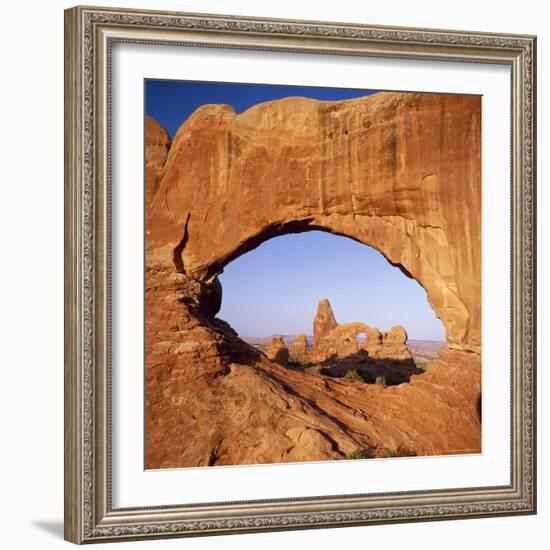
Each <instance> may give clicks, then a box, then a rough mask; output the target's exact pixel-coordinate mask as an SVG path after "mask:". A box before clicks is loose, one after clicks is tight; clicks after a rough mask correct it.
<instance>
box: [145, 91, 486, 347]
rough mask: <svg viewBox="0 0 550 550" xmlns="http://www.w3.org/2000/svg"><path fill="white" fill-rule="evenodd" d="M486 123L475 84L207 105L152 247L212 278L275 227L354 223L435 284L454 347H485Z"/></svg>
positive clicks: (185, 137) (174, 172)
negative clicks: (459, 89)
mask: <svg viewBox="0 0 550 550" xmlns="http://www.w3.org/2000/svg"><path fill="white" fill-rule="evenodd" d="M480 124H481V98H480V97H478V96H473V95H469V96H461V95H445V94H415V93H392V92H383V93H377V94H374V95H371V96H368V97H365V98H359V99H350V100H345V101H318V100H312V99H305V98H296V97H293V98H285V99H281V100H277V101H272V102H267V103H262V104H259V105H256V106H254V107H252V108H251V109H248V110H247V111H245V112H243V113H241V114H238V115H237V114H236V113H235V112H234V110H233V108H232V107H230V106H228V105H205V106H203V107H201V108H199V109H197V111H195V113H193V115H191V116H190V117H189V119H188V120H187V121H185V122H184V124H182V126H181V127H180V129H179V130H178V132H177V135H176V137H175V139H174V142H173V144H172V146H171V148H170V152H169V155H168V158H167V161H166V164H165V165H164V168H163V174H162V178H161V181H160V185H159V189H158V191H157V193H156V194H155V198H154V200H153V204H152V212H151V214H150V217H149V220H148V224H147V227H148V231H149V240H148V246H149V247H153V248H156V249H159V248H162V247H164V248H162V249H163V250H164V251H165V254H164V258H165V260H166V262H167V263H171V262H172V258H173V254H174V249H176V256H181V260H180V262H179V264H178V268H179V269H181V270H185V272H186V273H188V274H189V275H191V276H193V277H195V278H198V279H201V280H203V281H206V282H208V281H210V280H211V279H212V278H213V277H214V276H215V275H217V274H219V273H220V271H221V270H222V269H223V267H224V265H226V264H227V263H228V262H230V261H231V260H233V259H234V258H236V257H238V256H239V255H241V254H244V253H245V252H247V251H249V250H251V249H252V248H254V247H255V246H257V245H258V244H260V243H261V242H263V241H264V240H266V239H267V238H269V237H272V236H275V235H281V234H285V233H289V232H296V231H306V230H308V229H313V228H315V229H322V230H326V231H330V232H332V233H337V234H340V235H346V236H348V237H351V238H353V239H355V240H357V241H360V242H363V243H365V244H367V245H370V246H373V247H374V248H376V249H378V250H379V251H380V252H382V254H383V255H384V256H385V257H386V258H387V259H388V260H389V261H390V262H391V263H392V264H394V265H396V266H399V267H400V268H401V269H402V271H403V272H404V273H405V274H406V275H408V276H410V277H413V278H415V279H416V280H417V281H418V282H419V283H420V284H421V285H422V286H423V287H424V288H425V289H426V292H427V296H428V300H429V302H430V304H431V306H432V307H433V309H434V310H435V312H436V314H437V315H438V317H440V318H441V320H442V321H443V323H444V325H445V329H446V336H447V342H448V344H449V347H450V348H452V349H461V350H469V351H476V352H479V351H480V349H481V300H480V295H481V294H480V293H481V142H480V138H481V132H480ZM183 243H184V246H183ZM178 244H180V247H178Z"/></svg>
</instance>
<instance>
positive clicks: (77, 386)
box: [64, 7, 536, 543]
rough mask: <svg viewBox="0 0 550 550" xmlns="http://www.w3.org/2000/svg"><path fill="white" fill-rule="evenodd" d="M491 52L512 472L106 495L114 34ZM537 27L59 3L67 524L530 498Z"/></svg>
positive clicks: (85, 527)
mask: <svg viewBox="0 0 550 550" xmlns="http://www.w3.org/2000/svg"><path fill="white" fill-rule="evenodd" d="M128 41H131V42H139V43H151V44H172V45H173V44H178V45H194V46H197V45H199V46H203V47H218V48H237V49H254V50H267V51H285V52H309V53H318V54H324V53H332V54H340V55H363V56H378V57H398V58H406V59H410V58H415V59H424V60H439V61H441V60H453V61H457V60H458V61H464V62H477V63H498V64H504V65H507V66H509V67H510V70H511V86H512V94H511V95H512V105H511V112H512V136H511V138H512V166H511V182H512V196H513V201H512V202H513V204H512V258H513V259H512V265H511V270H512V289H511V298H512V304H513V315H512V350H513V351H512V371H513V374H512V381H511V388H512V396H511V403H512V407H511V415H512V455H511V456H512V460H511V465H510V468H511V483H510V485H507V486H501V487H500V486H499V487H481V488H475V489H460V488H455V489H448V490H438V491H422V492H415V493H393V494H390V493H385V494H373V495H348V496H345V497H341V496H340V497H331V496H326V497H319V498H307V497H305V498H301V499H281V500H273V501H253V502H237V503H235V502H233V503H217V504H212V505H193V506H192V505H181V506H174V507H148V508H139V509H113V506H112V503H111V477H110V476H111V470H110V437H111V434H110V370H109V346H110V333H109V326H110V317H109V315H110V309H109V297H110V296H109V294H110V289H109V268H110V246H109V228H110V216H111V212H110V203H109V185H110V172H109V158H110V103H109V97H110V94H109V90H110V85H111V82H110V55H111V46H112V44H113V43H115V42H128ZM535 55H536V38H535V37H534V36H523V35H522V36H520V35H501V34H488V33H473V32H458V31H446V30H427V29H409V28H397V27H374V26H363V25H355V24H353V25H352V24H342V23H324V22H310V21H289V20H271V19H258V18H244V17H230V16H221V15H199V14H186V13H185V14H184V13H165V12H154V11H138V10H128V9H110V8H90V7H76V8H72V9H69V10H67V11H66V12H65V396H64V397H65V538H66V539H67V540H69V541H71V542H75V543H84V542H102V541H122V540H129V539H145V538H160V537H173V536H193V535H213V534H221V533H225V534H227V533H243V532H260V531H274V530H288V529H305V528H314V527H316V528H318V527H341V526H350V525H365V524H376V523H392V522H404V521H426V520H436V519H439V520H441V519H458V518H469V517H487V516H498V515H512V514H533V513H535V512H536V446H535V445H536V441H535V435H536V434H535V425H536V415H535V390H536V388H535V382H536V380H535V360H536V357H535V350H536V327H535V322H536V319H535V314H536V312H535V307H536V296H535V251H536V243H535V235H536V231H535V221H536V219H535V204H536V196H535V166H536V162H535V161H536V158H535V97H536V92H535V64H536V58H535Z"/></svg>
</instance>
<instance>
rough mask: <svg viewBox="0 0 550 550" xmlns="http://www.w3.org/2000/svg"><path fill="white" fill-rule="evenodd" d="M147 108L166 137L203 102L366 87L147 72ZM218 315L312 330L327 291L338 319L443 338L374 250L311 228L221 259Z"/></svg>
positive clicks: (250, 324) (238, 106) (335, 94)
mask: <svg viewBox="0 0 550 550" xmlns="http://www.w3.org/2000/svg"><path fill="white" fill-rule="evenodd" d="M145 91H146V95H145V111H146V113H147V114H149V115H151V116H153V117H154V118H155V119H156V120H157V121H158V122H160V123H161V124H162V125H163V126H164V128H166V130H167V131H168V133H169V134H170V136H171V137H174V135H175V134H176V132H177V129H178V128H179V126H180V125H181V124H182V123H183V122H184V121H185V120H186V119H187V118H188V117H189V115H191V114H192V113H193V111H195V109H197V108H198V107H200V106H201V105H204V104H207V103H227V104H229V105H232V106H233V107H234V109H235V110H236V111H237V112H238V113H240V112H242V111H244V110H246V109H248V108H249V107H251V106H253V105H255V104H256V103H261V102H264V101H270V100H273V99H280V98H282V97H288V96H302V97H310V98H317V99H322V100H338V99H349V98H353V97H361V96H365V95H370V94H373V93H375V91H372V90H350V89H336V88H313V87H311V88H310V87H298V86H296V87H294V86H265V85H254V84H224V83H206V82H185V81H166V80H147V81H146V83H145ZM220 280H221V283H222V286H223V302H222V309H221V311H220V313H219V314H218V316H219V317H220V318H222V319H224V320H225V321H227V322H229V323H230V324H231V326H232V327H233V328H234V329H235V330H236V331H237V332H238V333H239V334H240V335H241V336H269V335H272V334H297V333H300V332H303V333H305V334H308V335H310V334H312V333H313V328H312V323H313V317H314V316H315V311H316V308H317V302H318V301H319V300H320V299H321V298H328V299H329V300H330V302H331V304H332V308H333V310H334V315H335V317H336V320H337V321H338V322H339V323H347V322H354V321H360V322H364V323H367V324H368V325H371V326H374V327H377V328H379V329H380V330H388V329H389V328H391V327H392V326H393V325H396V324H400V325H403V326H404V327H405V329H406V330H407V332H408V334H409V338H412V339H423V340H444V339H445V331H444V328H443V324H442V323H441V321H440V320H439V319H437V318H436V316H435V314H434V312H433V310H432V309H431V308H430V306H429V304H428V301H427V298H426V293H425V291H424V289H423V288H422V287H421V286H420V285H419V284H418V283H417V282H416V281H414V280H412V279H409V278H407V277H406V276H405V275H404V274H403V273H401V271H399V269H397V268H395V267H392V266H391V265H390V264H389V263H388V262H387V260H386V259H385V258H384V257H383V256H382V254H380V253H379V252H377V251H376V250H374V249H372V248H370V247H368V246H365V245H362V244H360V243H357V242H355V241H353V240H351V239H348V238H346V237H340V236H336V235H331V234H328V233H325V232H321V231H309V232H307V233H300V234H294V235H284V236H282V237H276V238H273V239H271V240H269V241H267V242H265V243H263V244H262V245H260V246H259V247H258V248H256V249H255V250H252V251H250V252H248V253H247V254H245V255H244V256H241V257H240V258H237V259H236V260H234V261H233V262H232V263H231V264H229V265H228V266H226V268H225V271H224V273H223V274H222V275H221V276H220Z"/></svg>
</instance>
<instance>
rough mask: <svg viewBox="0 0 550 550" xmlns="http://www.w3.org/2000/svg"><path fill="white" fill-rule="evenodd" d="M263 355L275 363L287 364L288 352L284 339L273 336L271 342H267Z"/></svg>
mask: <svg viewBox="0 0 550 550" xmlns="http://www.w3.org/2000/svg"><path fill="white" fill-rule="evenodd" d="M265 354H266V355H267V357H268V358H269V359H271V360H272V361H274V362H275V363H279V365H286V364H287V363H288V357H289V352H288V348H287V347H286V344H285V341H284V338H283V337H282V336H274V337H273V338H272V340H271V342H269V345H268V346H267V350H266V352H265Z"/></svg>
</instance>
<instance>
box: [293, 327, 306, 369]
mask: <svg viewBox="0 0 550 550" xmlns="http://www.w3.org/2000/svg"><path fill="white" fill-rule="evenodd" d="M307 347H308V345H307V336H306V335H305V334H298V336H296V338H294V342H292V345H291V346H290V349H289V353H290V357H291V358H292V359H294V360H295V361H299V362H304V361H305V360H306V356H307V352H308V349H307Z"/></svg>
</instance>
